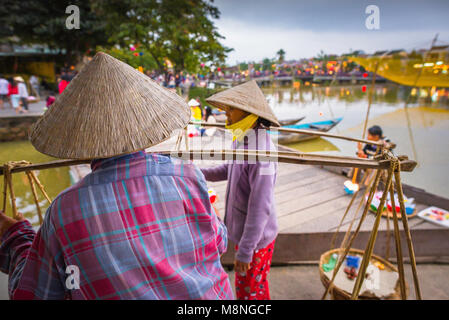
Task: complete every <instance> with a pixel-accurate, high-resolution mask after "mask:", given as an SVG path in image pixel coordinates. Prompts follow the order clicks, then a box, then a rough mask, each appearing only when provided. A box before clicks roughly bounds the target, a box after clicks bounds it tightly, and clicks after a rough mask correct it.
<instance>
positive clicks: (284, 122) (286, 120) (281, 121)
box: [279, 117, 305, 126]
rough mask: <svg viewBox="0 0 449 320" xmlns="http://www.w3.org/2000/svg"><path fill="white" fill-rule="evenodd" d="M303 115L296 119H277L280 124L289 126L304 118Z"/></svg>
mask: <svg viewBox="0 0 449 320" xmlns="http://www.w3.org/2000/svg"><path fill="white" fill-rule="evenodd" d="M304 118H305V117H301V118H297V119H285V120H279V123H280V125H281V126H290V125H293V124H297V123H298V122H300V121H302V120H304Z"/></svg>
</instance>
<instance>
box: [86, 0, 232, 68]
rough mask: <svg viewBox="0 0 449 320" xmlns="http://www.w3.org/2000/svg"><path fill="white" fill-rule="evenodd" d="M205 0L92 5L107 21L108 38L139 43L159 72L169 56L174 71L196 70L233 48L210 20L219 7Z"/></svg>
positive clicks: (115, 0)
mask: <svg viewBox="0 0 449 320" xmlns="http://www.w3.org/2000/svg"><path fill="white" fill-rule="evenodd" d="M211 3H212V1H207V0H189V1H184V0H95V1H94V8H95V12H96V13H97V14H98V16H99V17H102V18H103V19H104V21H106V30H107V33H108V34H109V35H110V37H109V41H110V42H111V43H114V44H119V45H120V46H122V47H125V46H126V47H127V46H129V45H130V44H134V45H139V46H142V47H143V48H144V49H145V51H146V52H147V53H148V54H149V55H151V57H152V58H153V59H154V61H155V63H156V65H157V69H159V71H161V72H163V71H167V65H166V59H168V60H169V61H170V62H171V63H172V64H173V67H174V69H175V71H181V70H187V71H190V72H195V71H198V70H199V65H200V64H201V63H214V64H217V65H219V64H223V63H224V61H225V59H226V56H227V53H228V52H230V51H231V50H232V49H229V48H226V47H224V46H223V45H222V44H221V43H220V41H219V40H220V39H223V36H221V35H220V34H219V33H218V32H217V28H216V27H215V26H214V24H213V22H212V20H211V19H218V18H219V16H220V12H219V10H218V9H217V8H216V7H214V6H213V5H212V4H211Z"/></svg>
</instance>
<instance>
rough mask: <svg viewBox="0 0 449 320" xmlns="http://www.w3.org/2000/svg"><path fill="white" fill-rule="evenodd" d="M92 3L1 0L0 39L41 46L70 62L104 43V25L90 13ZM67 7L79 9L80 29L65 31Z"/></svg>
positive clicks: (83, 0) (105, 38)
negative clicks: (54, 50)
mask: <svg viewBox="0 0 449 320" xmlns="http://www.w3.org/2000/svg"><path fill="white" fill-rule="evenodd" d="M92 3H93V0H90V1H89V0H71V1H70V2H68V1H60V0H20V1H16V0H2V1H1V5H0V26H1V27H0V39H1V41H2V42H4V43H5V42H7V43H8V42H9V43H17V44H20V45H24V44H25V45H33V44H41V45H46V46H48V47H49V48H50V49H57V50H59V52H60V53H61V54H65V60H66V62H69V63H74V62H76V61H77V60H78V59H79V57H80V56H81V55H82V54H84V53H86V52H87V51H88V50H90V49H95V47H96V46H97V45H102V44H106V40H107V37H106V35H105V32H104V30H105V29H104V27H105V24H104V22H103V21H102V20H101V19H99V18H98V17H97V16H96V14H95V13H94V12H93V11H92V6H91V5H92ZM68 5H76V6H78V8H79V9H80V28H79V29H67V27H66V19H67V18H68V16H69V14H67V13H66V8H67V6H68Z"/></svg>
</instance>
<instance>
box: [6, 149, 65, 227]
mask: <svg viewBox="0 0 449 320" xmlns="http://www.w3.org/2000/svg"><path fill="white" fill-rule="evenodd" d="M19 160H27V161H30V162H33V163H39V162H45V161H51V160H54V158H51V157H48V156H46V155H43V154H41V153H39V152H37V151H36V150H35V149H34V147H33V146H32V145H31V143H29V142H28V141H17V142H3V143H0V164H3V163H5V162H8V161H19ZM36 176H37V177H38V178H39V180H40V181H41V182H42V184H43V185H44V187H45V191H46V192H47V194H48V195H49V197H50V198H51V199H54V198H55V197H56V196H57V195H58V194H59V193H60V192H61V191H62V190H64V189H65V188H67V187H68V186H70V177H69V169H68V168H67V167H65V168H56V169H48V170H42V171H36ZM3 182H4V180H3V176H1V179H0V190H1V199H2V203H3ZM13 186H14V192H15V195H16V199H17V202H16V203H17V207H18V209H19V211H20V212H21V213H23V214H24V216H25V217H26V218H27V219H29V220H30V222H31V223H32V224H33V226H38V224H39V219H38V217H37V213H36V205H35V203H34V198H33V194H32V192H31V188H30V184H29V182H28V178H27V177H26V175H25V173H15V174H13ZM37 194H38V197H39V202H40V206H41V209H42V212H43V213H45V210H47V207H48V205H49V203H48V201H47V200H46V199H45V198H44V196H43V195H42V194H41V193H40V190H39V189H38V188H37ZM7 203H8V204H7V209H6V210H7V213H8V214H9V215H11V202H10V200H9V194H8V202H7Z"/></svg>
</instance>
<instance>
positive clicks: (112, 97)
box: [30, 52, 190, 159]
mask: <svg viewBox="0 0 449 320" xmlns="http://www.w3.org/2000/svg"><path fill="white" fill-rule="evenodd" d="M189 120H190V108H189V106H188V105H187V103H186V102H185V101H184V99H183V98H181V97H180V96H178V95H177V94H176V93H174V92H171V91H169V90H168V89H165V88H164V87H162V86H160V85H159V84H157V83H156V82H155V81H153V80H151V79H150V78H149V77H148V76H146V75H144V74H143V73H141V72H139V71H137V70H136V69H134V68H133V67H131V66H129V65H127V64H126V63H123V62H121V61H119V60H117V59H115V58H113V57H111V56H110V55H107V54H105V53H103V52H99V53H97V54H96V55H95V57H94V58H93V59H92V60H91V61H90V62H89V63H88V64H87V65H86V66H85V67H84V68H83V69H82V70H81V72H80V73H79V74H78V75H77V76H76V77H75V78H73V80H72V81H71V82H70V84H69V85H68V86H67V87H66V89H65V90H64V91H63V93H62V94H61V95H60V96H59V97H58V98H57V99H56V101H55V102H54V103H53V104H52V106H51V107H50V108H49V109H48V110H47V111H46V112H45V113H44V115H43V116H42V117H41V118H40V119H39V120H38V121H37V122H36V123H35V124H34V125H33V127H32V129H31V132H30V140H31V143H32V144H33V146H34V147H35V148H36V149H37V150H38V151H40V152H42V153H44V154H47V155H50V156H53V157H56V158H63V159H98V158H108V157H113V156H117V155H121V154H126V153H131V152H134V151H138V150H143V149H145V148H148V147H151V146H153V145H155V144H158V143H160V142H162V141H164V140H166V139H168V138H169V137H170V136H171V135H172V133H173V131H174V130H176V129H182V128H184V127H185V126H186V125H187V124H188V122H189Z"/></svg>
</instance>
